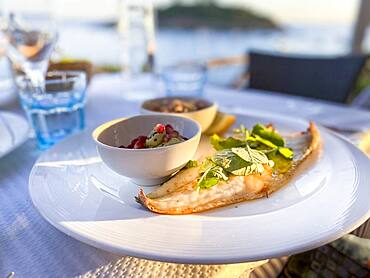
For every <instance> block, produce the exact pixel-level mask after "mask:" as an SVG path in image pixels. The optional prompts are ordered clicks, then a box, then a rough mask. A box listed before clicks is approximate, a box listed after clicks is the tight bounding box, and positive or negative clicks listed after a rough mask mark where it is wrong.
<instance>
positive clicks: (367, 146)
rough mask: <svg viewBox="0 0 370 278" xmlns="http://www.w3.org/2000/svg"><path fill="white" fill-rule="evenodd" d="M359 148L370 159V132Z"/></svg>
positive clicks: (365, 135) (364, 135)
mask: <svg viewBox="0 0 370 278" xmlns="http://www.w3.org/2000/svg"><path fill="white" fill-rule="evenodd" d="M212 125H213V124H212ZM358 147H359V148H360V149H361V150H362V151H363V152H365V153H366V154H367V155H368V156H369V157H370V132H365V133H364V134H363V136H362V138H361V141H360V144H359V146H358Z"/></svg>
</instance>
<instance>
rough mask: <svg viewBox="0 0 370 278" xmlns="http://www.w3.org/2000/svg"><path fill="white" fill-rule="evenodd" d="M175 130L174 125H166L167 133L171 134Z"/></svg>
mask: <svg viewBox="0 0 370 278" xmlns="http://www.w3.org/2000/svg"><path fill="white" fill-rule="evenodd" d="M173 130H174V129H173V127H172V125H170V124H167V125H166V133H171V132H172V131H173Z"/></svg>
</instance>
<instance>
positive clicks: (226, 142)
mask: <svg viewBox="0 0 370 278" xmlns="http://www.w3.org/2000/svg"><path fill="white" fill-rule="evenodd" d="M211 145H212V146H213V148H214V149H215V150H217V151H221V150H225V149H231V148H237V147H243V146H245V145H246V140H245V139H244V140H241V139H237V138H234V137H227V138H222V137H220V136H218V135H217V134H214V135H213V136H212V137H211Z"/></svg>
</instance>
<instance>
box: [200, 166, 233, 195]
mask: <svg viewBox="0 0 370 278" xmlns="http://www.w3.org/2000/svg"><path fill="white" fill-rule="evenodd" d="M206 165H207V166H203V169H202V170H204V172H203V174H202V175H201V177H200V178H199V180H198V183H197V188H198V189H204V188H210V187H212V186H215V185H216V184H217V183H218V182H219V181H220V180H225V181H226V180H228V176H227V175H226V173H225V172H224V170H223V169H222V167H220V166H217V165H215V164H213V163H209V161H207V162H206ZM205 167H208V168H205Z"/></svg>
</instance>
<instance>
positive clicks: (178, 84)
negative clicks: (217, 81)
mask: <svg viewBox="0 0 370 278" xmlns="http://www.w3.org/2000/svg"><path fill="white" fill-rule="evenodd" d="M162 79H163V82H164V86H165V90H166V94H167V95H168V96H185V97H186V96H188V97H199V96H201V95H202V94H203V89H204V85H205V83H206V81H207V69H206V67H205V66H204V65H202V64H198V63H185V64H178V65H175V66H170V67H167V68H165V69H164V70H163V72H162Z"/></svg>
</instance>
